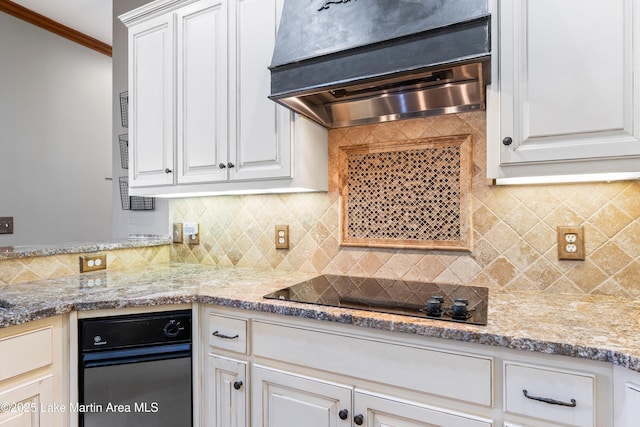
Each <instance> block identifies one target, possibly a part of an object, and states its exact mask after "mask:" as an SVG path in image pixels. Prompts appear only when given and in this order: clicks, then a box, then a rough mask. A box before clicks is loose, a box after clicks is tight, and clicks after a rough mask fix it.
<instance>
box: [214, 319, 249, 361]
mask: <svg viewBox="0 0 640 427" xmlns="http://www.w3.org/2000/svg"><path fill="white" fill-rule="evenodd" d="M208 334H209V345H210V346H211V347H214V348H220V349H223V350H229V351H234V352H236V353H243V354H246V353H247V321H246V320H244V319H235V318H233V317H226V316H219V315H216V314H211V315H209V330H208Z"/></svg>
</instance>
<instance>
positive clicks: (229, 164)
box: [227, 162, 235, 169]
mask: <svg viewBox="0 0 640 427" xmlns="http://www.w3.org/2000/svg"><path fill="white" fill-rule="evenodd" d="M227 167H228V168H229V169H231V168H232V167H235V165H234V164H233V163H231V162H229V163H227Z"/></svg>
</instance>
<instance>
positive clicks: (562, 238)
mask: <svg viewBox="0 0 640 427" xmlns="http://www.w3.org/2000/svg"><path fill="white" fill-rule="evenodd" d="M557 240H558V259H560V260H576V261H584V227H558V228H557Z"/></svg>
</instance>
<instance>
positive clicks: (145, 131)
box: [129, 16, 174, 185]
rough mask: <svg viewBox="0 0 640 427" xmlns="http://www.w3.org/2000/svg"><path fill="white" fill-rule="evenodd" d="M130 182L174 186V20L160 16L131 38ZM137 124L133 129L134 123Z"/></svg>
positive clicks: (131, 34)
mask: <svg viewBox="0 0 640 427" xmlns="http://www.w3.org/2000/svg"><path fill="white" fill-rule="evenodd" d="M129 52H130V55H129V124H130V129H129V132H130V134H129V141H135V144H130V145H129V156H130V157H129V181H130V182H131V183H135V184H136V185H167V184H171V183H173V175H172V170H173V167H174V165H173V163H174V161H173V159H174V156H173V142H174V140H173V133H174V129H173V124H174V122H173V107H172V105H173V80H174V73H173V19H172V18H171V17H170V16H159V17H156V18H154V19H150V20H147V21H145V22H141V23H140V24H138V25H136V27H135V28H134V29H132V30H131V31H130V33H129ZM133 123H135V126H131V124H133Z"/></svg>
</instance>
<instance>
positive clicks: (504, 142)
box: [502, 136, 513, 145]
mask: <svg viewBox="0 0 640 427" xmlns="http://www.w3.org/2000/svg"><path fill="white" fill-rule="evenodd" d="M502 143H503V144H504V145H511V143H513V139H511V137H510V136H507V137H506V138H505V139H503V140H502Z"/></svg>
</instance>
